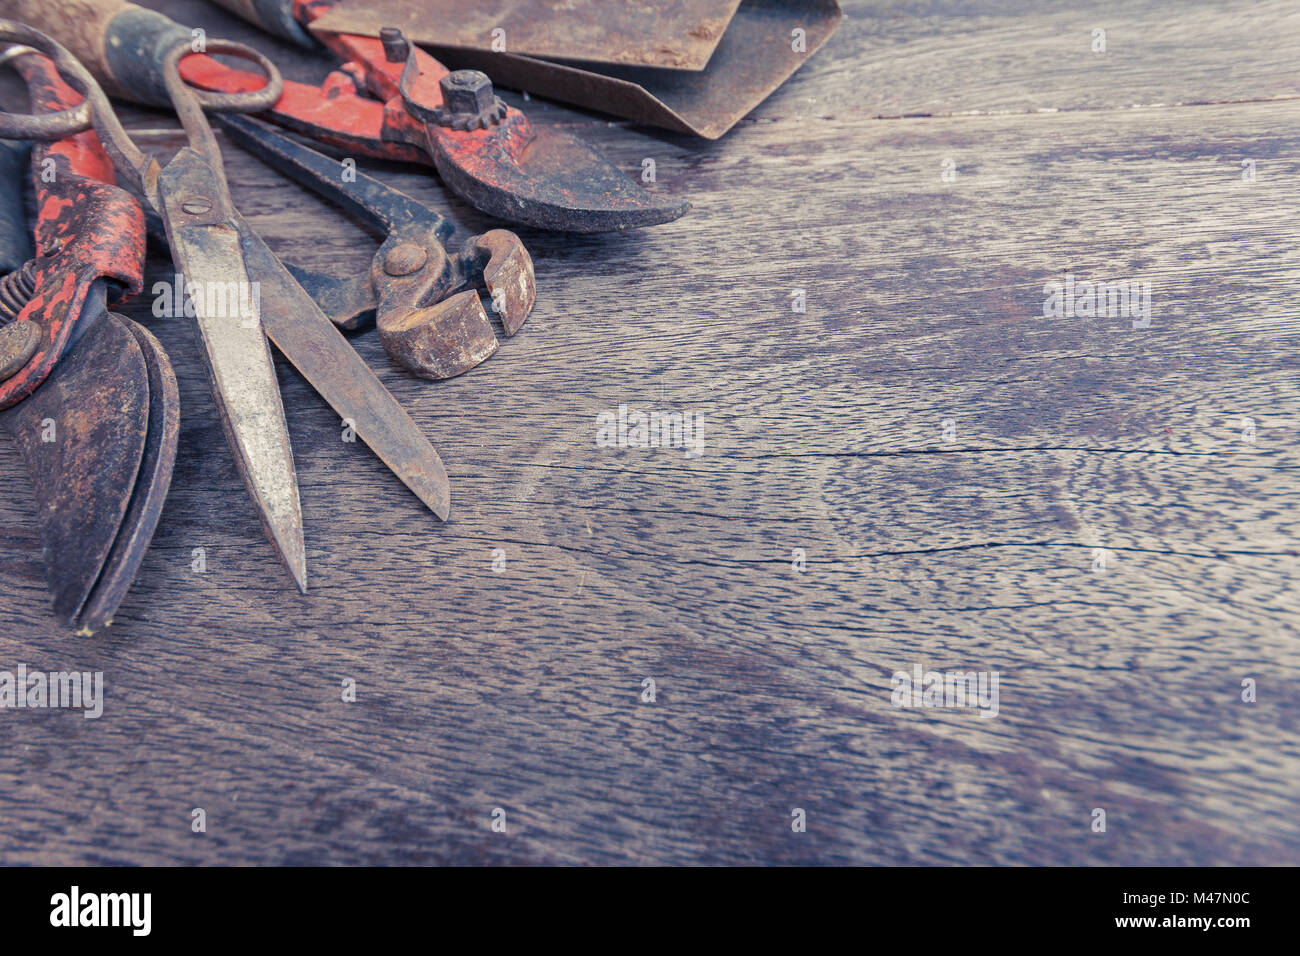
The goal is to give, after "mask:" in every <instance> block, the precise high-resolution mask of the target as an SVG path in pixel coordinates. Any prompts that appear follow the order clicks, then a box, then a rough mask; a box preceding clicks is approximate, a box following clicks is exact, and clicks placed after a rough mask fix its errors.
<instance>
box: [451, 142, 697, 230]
mask: <svg viewBox="0 0 1300 956" xmlns="http://www.w3.org/2000/svg"><path fill="white" fill-rule="evenodd" d="M427 129H428V132H429V151H430V153H431V154H432V156H433V163H434V166H436V167H437V169H438V174H439V175H440V176H441V177H442V179H443V182H445V183H446V184H447V186H448V187H449V188H450V189H451V190H452V191H453V192H455V193H457V194H459V195H461V196H463V197H464V198H465V199H467V200H468V201H469V202H471V203H473V204H474V205H475V206H477V207H478V208H479V209H482V210H483V211H484V212H488V213H491V214H492V215H494V216H500V217H501V218H502V219H506V220H509V221H511V222H522V223H526V224H528V225H530V226H536V227H538V228H539V229H554V230H559V231H563V232H610V231H612V230H616V229H629V228H633V227H636V226H653V225H656V224H658V223H662V222H671V221H672V220H674V219H677V218H678V217H680V216H681V215H683V214H684V213H685V212H686V211H687V210H688V209H689V208H690V203H687V202H685V201H683V200H678V199H664V198H660V197H657V196H654V195H652V194H651V193H648V192H646V191H645V190H644V189H642V188H641V187H640V186H638V185H637V184H636V182H635V181H633V180H632V179H629V178H628V176H627V175H626V174H625V173H623V172H622V171H621V170H620V169H618V168H617V167H616V166H614V165H613V164H611V163H610V162H609V160H607V159H605V158H604V157H603V156H601V155H600V154H599V153H597V152H596V151H595V150H594V149H592V148H591V147H590V146H588V145H587V144H586V143H584V142H582V141H581V140H579V139H577V138H576V137H573V136H570V135H569V134H568V133H563V132H560V131H559V130H556V129H552V128H550V127H545V126H542V127H532V136H531V138H529V139H528V140H527V141H526V142H524V143H522V144H520V143H518V142H511V138H512V137H515V136H517V135H518V129H517V128H516V126H515V125H514V124H512V123H507V124H504V125H502V126H498V127H493V128H490V129H486V130H472V131H462V130H453V129H449V128H447V127H443V126H437V125H434V124H429V125H428V127H427Z"/></svg>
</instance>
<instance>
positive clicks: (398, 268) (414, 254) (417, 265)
mask: <svg viewBox="0 0 1300 956" xmlns="http://www.w3.org/2000/svg"><path fill="white" fill-rule="evenodd" d="M428 261H429V250H427V249H425V248H424V247H423V246H417V245H416V244H415V243H413V242H399V243H398V244H397V245H395V246H393V248H392V249H390V250H388V254H387V255H386V256H384V271H385V272H387V273H388V274H389V275H390V276H409V275H410V274H411V273H412V272H418V271H419V270H420V269H422V268H424V264H425V263H426V262H428Z"/></svg>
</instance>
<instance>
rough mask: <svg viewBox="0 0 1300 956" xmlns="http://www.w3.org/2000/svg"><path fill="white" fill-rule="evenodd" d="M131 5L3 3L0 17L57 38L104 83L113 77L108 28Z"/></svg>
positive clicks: (102, 1) (65, 0)
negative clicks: (107, 45)
mask: <svg viewBox="0 0 1300 956" xmlns="http://www.w3.org/2000/svg"><path fill="white" fill-rule="evenodd" d="M131 6H134V4H130V3H126V2H125V0H0V16H4V17H7V18H8V19H10V20H19V21H21V22H22V23H25V24H27V25H28V26H30V27H35V28H36V29H37V30H40V31H41V32H42V33H44V34H47V35H48V36H52V37H54V39H56V40H58V41H59V42H60V43H62V44H63V45H64V46H65V47H67V48H68V49H69V50H70V51H72V54H73V56H75V57H76V58H77V59H78V60H80V61H81V62H82V63H84V64H85V65H86V69H88V70H90V72H91V73H94V74H95V78H96V79H98V80H99V81H100V83H104V82H105V80H106V79H107V78H109V77H110V76H111V74H110V72H109V69H108V60H107V57H106V56H105V54H104V38H105V37H106V36H107V35H108V25H109V23H110V22H112V20H113V18H114V17H116V16H117V15H118V14H120V13H121V12H122V11H123V10H124V9H126V8H127V7H131ZM137 9H138V8H137Z"/></svg>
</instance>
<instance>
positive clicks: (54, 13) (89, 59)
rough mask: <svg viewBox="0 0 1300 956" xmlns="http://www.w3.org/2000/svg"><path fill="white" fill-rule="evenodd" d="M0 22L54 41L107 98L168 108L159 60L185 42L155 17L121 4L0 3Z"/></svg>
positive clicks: (100, 0) (79, 0)
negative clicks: (24, 27)
mask: <svg viewBox="0 0 1300 956" xmlns="http://www.w3.org/2000/svg"><path fill="white" fill-rule="evenodd" d="M0 16H3V17H8V18H9V19H12V20H19V21H21V22H23V23H26V24H27V25H28V26H32V27H35V28H36V29H37V30H40V31H41V32H42V33H45V34H47V35H48V36H51V37H53V38H54V39H56V40H58V41H59V42H60V43H62V44H63V45H64V46H65V47H67V48H68V50H69V51H71V52H72V54H73V55H74V56H76V57H77V59H79V60H80V61H81V62H82V63H83V64H85V66H86V69H88V70H90V72H91V73H93V74H94V75H95V79H97V80H98V81H99V83H100V85H101V86H103V87H104V89H105V90H106V91H108V92H109V93H112V94H114V95H117V96H123V97H126V98H128V99H133V100H137V101H139V102H142V103H153V104H157V105H163V104H166V103H168V102H169V98H168V96H167V88H166V86H165V85H164V83H163V80H162V63H163V59H164V57H165V56H166V54H167V51H168V50H169V49H171V48H172V47H173V46H175V45H176V44H177V43H178V42H180V41H181V40H184V39H188V38H190V36H191V31H190V30H189V29H188V28H186V27H183V26H181V25H180V24H179V23H176V22H175V21H173V20H170V19H168V18H167V17H165V16H163V15H162V14H161V13H155V12H154V11H152V10H146V9H144V8H143V7H138V6H136V5H135V4H133V3H127V2H125V0H0Z"/></svg>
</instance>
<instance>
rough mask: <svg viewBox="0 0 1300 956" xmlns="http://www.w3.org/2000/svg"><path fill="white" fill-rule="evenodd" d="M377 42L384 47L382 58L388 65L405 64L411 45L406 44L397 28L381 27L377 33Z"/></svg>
mask: <svg viewBox="0 0 1300 956" xmlns="http://www.w3.org/2000/svg"><path fill="white" fill-rule="evenodd" d="M379 42H380V43H382V44H383V45H384V58H385V59H386V60H388V62H389V63H405V62H406V58H407V56H409V55H410V52H411V44H409V43H407V42H406V38H405V37H403V36H402V31H401V30H399V29H397V27H383V28H381V29H380V31H379Z"/></svg>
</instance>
